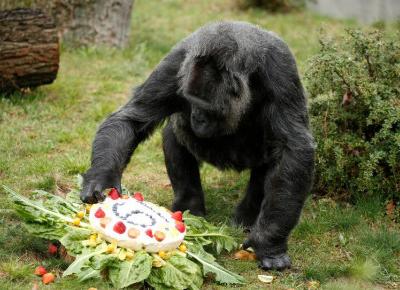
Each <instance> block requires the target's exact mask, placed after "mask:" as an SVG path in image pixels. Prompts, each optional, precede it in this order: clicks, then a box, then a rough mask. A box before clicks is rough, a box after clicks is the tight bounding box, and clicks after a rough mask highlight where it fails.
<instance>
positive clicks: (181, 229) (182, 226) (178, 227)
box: [175, 221, 186, 233]
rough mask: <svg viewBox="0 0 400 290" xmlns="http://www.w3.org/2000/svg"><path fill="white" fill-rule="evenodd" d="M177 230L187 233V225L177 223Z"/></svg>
mask: <svg viewBox="0 0 400 290" xmlns="http://www.w3.org/2000/svg"><path fill="white" fill-rule="evenodd" d="M175 228H176V229H177V230H178V231H179V232H181V233H183V232H184V231H185V229H186V227H185V224H184V223H183V222H180V221H176V223H175Z"/></svg>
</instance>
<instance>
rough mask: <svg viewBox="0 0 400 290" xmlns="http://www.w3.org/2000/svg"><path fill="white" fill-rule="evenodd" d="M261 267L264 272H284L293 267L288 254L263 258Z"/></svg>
mask: <svg viewBox="0 0 400 290" xmlns="http://www.w3.org/2000/svg"><path fill="white" fill-rule="evenodd" d="M259 266H260V268H261V269H263V270H284V269H287V268H290V267H291V262H290V258H289V256H288V255H287V254H280V255H276V256H275V255H272V256H267V257H264V258H262V259H261V260H260V265H259Z"/></svg>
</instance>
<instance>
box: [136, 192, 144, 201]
mask: <svg viewBox="0 0 400 290" xmlns="http://www.w3.org/2000/svg"><path fill="white" fill-rule="evenodd" d="M133 198H134V199H136V200H137V201H143V200H144V197H143V194H141V193H140V192H135V193H134V194H133Z"/></svg>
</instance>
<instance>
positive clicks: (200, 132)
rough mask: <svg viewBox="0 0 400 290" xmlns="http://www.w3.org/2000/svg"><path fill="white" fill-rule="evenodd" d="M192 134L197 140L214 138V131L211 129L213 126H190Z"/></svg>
mask: <svg viewBox="0 0 400 290" xmlns="http://www.w3.org/2000/svg"><path fill="white" fill-rule="evenodd" d="M191 127H192V130H193V133H194V134H195V135H196V137H199V138H211V137H213V136H214V133H215V130H214V129H213V127H214V126H210V124H205V123H204V124H200V125H197V124H193V123H192V124H191Z"/></svg>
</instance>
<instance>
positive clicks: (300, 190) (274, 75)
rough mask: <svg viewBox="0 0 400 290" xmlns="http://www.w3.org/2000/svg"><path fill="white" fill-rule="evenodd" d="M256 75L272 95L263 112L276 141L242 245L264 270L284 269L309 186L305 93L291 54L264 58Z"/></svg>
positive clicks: (309, 144) (311, 162)
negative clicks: (260, 198)
mask: <svg viewBox="0 0 400 290" xmlns="http://www.w3.org/2000/svg"><path fill="white" fill-rule="evenodd" d="M280 51H281V52H282V51H284V50H283V49H282V50H280ZM286 51H288V50H286ZM259 73H260V74H261V75H262V77H261V76H260V79H262V80H263V81H264V86H265V89H266V91H267V92H268V94H269V98H270V101H269V102H268V104H267V105H266V107H265V112H264V118H265V126H266V128H268V134H267V136H271V134H272V140H275V142H274V143H275V145H273V146H272V147H273V150H272V152H273V156H271V157H272V168H271V171H270V172H269V174H267V176H266V177H265V181H264V199H263V202H262V205H261V209H260V213H259V216H258V218H257V221H256V223H255V226H254V228H253V230H252V232H251V233H250V235H249V239H248V240H247V242H246V245H247V246H252V247H253V248H254V250H255V251H256V254H257V257H258V259H259V260H260V263H261V265H260V266H261V267H262V268H264V269H271V268H274V269H283V268H286V267H290V260H289V257H288V256H287V254H286V251H287V239H288V236H289V234H290V232H291V230H292V229H293V228H294V226H295V225H296V224H297V222H298V219H299V216H300V213H301V209H302V207H303V204H304V201H305V198H306V194H307V192H308V191H309V190H310V187H311V184H312V176H313V170H314V141H313V138H312V136H311V134H310V132H309V129H308V118H307V109H306V100H305V96H304V91H303V88H302V86H301V83H300V80H299V78H298V75H297V68H296V66H295V63H294V60H293V59H292V57H291V55H290V54H289V55H287V54H281V55H280V54H279V53H274V54H272V55H270V56H268V59H267V63H266V65H265V68H262V69H261V70H260V72H259Z"/></svg>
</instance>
